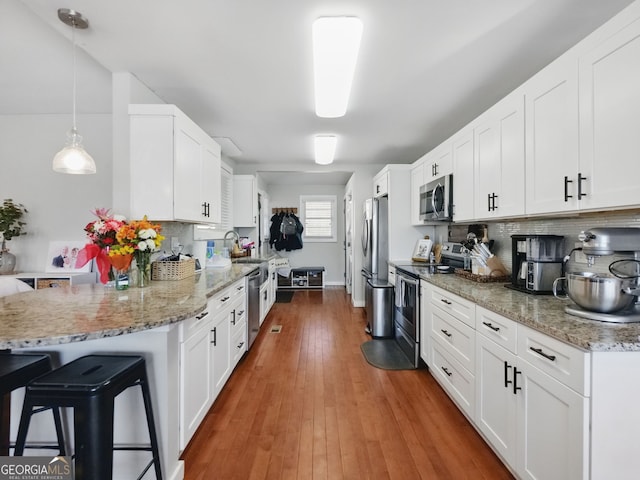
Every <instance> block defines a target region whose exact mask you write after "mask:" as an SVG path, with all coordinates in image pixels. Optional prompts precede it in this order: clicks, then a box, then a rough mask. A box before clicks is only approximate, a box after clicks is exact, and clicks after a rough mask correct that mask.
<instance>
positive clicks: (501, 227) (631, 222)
mask: <svg viewBox="0 0 640 480" xmlns="http://www.w3.org/2000/svg"><path fill="white" fill-rule="evenodd" d="M487 225H488V227H489V235H488V236H489V238H490V239H492V240H494V241H495V244H494V247H493V251H494V253H495V254H496V255H497V256H499V257H500V259H501V260H502V262H503V263H504V264H505V266H506V267H507V268H508V269H509V270H511V235H515V234H518V235H526V234H539V235H563V236H564V237H565V243H564V245H565V250H566V252H565V254H566V255H568V254H569V252H570V251H571V250H572V249H573V248H574V246H575V243H576V242H579V240H578V235H579V234H580V232H581V231H583V230H589V229H591V228H595V227H637V228H640V211H638V210H633V211H631V210H629V211H618V212H598V213H589V214H580V215H577V216H570V217H563V218H559V217H558V218H549V217H547V218H539V219H538V218H536V219H518V220H513V221H504V222H487ZM639 234H640V230H639ZM638 245H639V248H640V237H639V242H638Z"/></svg>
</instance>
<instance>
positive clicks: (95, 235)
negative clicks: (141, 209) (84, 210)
mask: <svg viewBox="0 0 640 480" xmlns="http://www.w3.org/2000/svg"><path fill="white" fill-rule="evenodd" d="M92 213H93V214H94V215H95V216H96V217H98V219H97V220H94V221H93V222H89V223H88V224H87V226H86V227H84V231H85V232H87V237H88V238H89V241H90V242H91V243H89V244H87V245H85V246H84V248H82V249H81V250H80V251H79V252H78V257H77V259H76V266H78V267H82V266H83V265H85V264H86V263H87V262H89V261H90V260H92V259H94V258H95V260H96V265H97V267H98V272H100V281H101V282H102V283H107V282H108V281H109V272H110V271H111V262H110V261H109V257H108V254H109V250H110V249H111V248H112V247H113V246H114V245H116V243H117V239H116V234H117V233H118V231H119V230H120V229H121V228H122V226H123V225H125V218H124V217H123V216H121V215H111V213H110V210H109V209H107V208H96V209H95V210H94V211H93V212H92Z"/></svg>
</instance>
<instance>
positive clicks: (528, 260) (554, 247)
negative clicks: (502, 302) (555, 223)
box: [505, 234, 565, 295]
mask: <svg viewBox="0 0 640 480" xmlns="http://www.w3.org/2000/svg"><path fill="white" fill-rule="evenodd" d="M511 244H512V245H511V272H512V273H511V283H509V284H507V285H505V286H506V287H508V288H511V289H514V290H519V291H521V292H525V293H532V294H545V295H546V294H550V293H552V291H553V288H552V287H553V282H554V281H555V279H556V278H558V277H562V273H563V270H562V268H563V264H564V255H565V254H564V237H563V236H561V235H533V234H532V235H511Z"/></svg>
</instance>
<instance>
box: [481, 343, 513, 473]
mask: <svg viewBox="0 0 640 480" xmlns="http://www.w3.org/2000/svg"><path fill="white" fill-rule="evenodd" d="M476 341H477V344H476V425H477V427H478V428H479V430H480V431H481V432H482V433H483V434H484V436H485V437H486V438H487V440H488V441H489V443H491V445H492V446H493V447H494V449H495V450H496V451H497V452H498V453H499V454H500V456H501V457H502V458H503V459H504V460H505V461H506V462H507V464H509V465H511V466H512V467H513V468H515V466H516V452H517V447H516V442H517V435H516V428H517V420H516V419H517V417H516V409H517V405H518V404H517V398H516V395H515V394H514V391H513V375H514V371H513V369H514V367H515V366H516V356H515V355H514V354H512V353H511V352H508V351H507V350H505V349H504V348H502V347H500V346H499V345H497V344H495V343H494V342H492V341H491V340H489V339H488V338H486V337H485V336H484V335H481V334H478V335H477V336H476Z"/></svg>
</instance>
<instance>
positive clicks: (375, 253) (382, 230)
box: [362, 197, 389, 280]
mask: <svg viewBox="0 0 640 480" xmlns="http://www.w3.org/2000/svg"><path fill="white" fill-rule="evenodd" d="M362 213H363V216H364V217H363V219H364V222H363V227H362V256H363V260H362V275H363V276H364V277H365V278H367V279H369V278H375V279H377V280H386V279H387V270H388V266H387V262H388V260H389V232H387V225H389V221H388V216H389V200H388V198H387V197H379V198H367V199H366V200H365V201H364V205H363V212H362Z"/></svg>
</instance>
